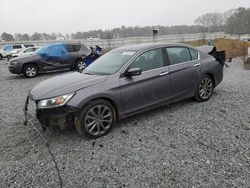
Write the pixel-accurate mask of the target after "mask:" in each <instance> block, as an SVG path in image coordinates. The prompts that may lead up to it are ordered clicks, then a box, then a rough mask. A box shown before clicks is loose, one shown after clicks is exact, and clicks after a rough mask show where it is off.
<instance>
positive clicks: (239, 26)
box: [1, 7, 250, 41]
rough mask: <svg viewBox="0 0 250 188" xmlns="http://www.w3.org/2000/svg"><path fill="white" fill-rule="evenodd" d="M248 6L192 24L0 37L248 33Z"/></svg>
mask: <svg viewBox="0 0 250 188" xmlns="http://www.w3.org/2000/svg"><path fill="white" fill-rule="evenodd" d="M249 20H250V8H243V7H240V8H238V9H232V10H229V11H227V12H225V13H217V12H214V13H207V14H204V15H201V16H199V17H198V18H197V19H196V20H195V21H194V23H195V24H194V25H191V26H187V25H176V26H160V25H158V26H145V27H140V26H135V27H125V26H122V27H119V28H114V29H112V30H105V31H103V30H101V29H99V30H92V31H87V32H77V33H72V34H65V35H63V34H61V33H52V34H47V33H38V32H36V33H34V34H32V35H29V34H21V33H16V34H14V35H12V34H9V33H6V32H4V33H2V35H1V38H2V40H4V41H29V40H32V41H37V40H57V39H59V40H61V39H63V40H68V39H88V38H100V39H115V38H126V37H138V36H152V30H153V29H158V30H159V33H158V35H171V34H193V33H200V32H218V31H222V32H226V33H229V34H239V35H241V34H247V33H248V34H249V33H250V21H249Z"/></svg>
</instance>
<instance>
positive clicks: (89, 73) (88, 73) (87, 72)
mask: <svg viewBox="0 0 250 188" xmlns="http://www.w3.org/2000/svg"><path fill="white" fill-rule="evenodd" d="M83 74H88V75H93V74H92V73H90V72H84V73H83Z"/></svg>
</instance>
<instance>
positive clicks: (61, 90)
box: [30, 72, 107, 100]
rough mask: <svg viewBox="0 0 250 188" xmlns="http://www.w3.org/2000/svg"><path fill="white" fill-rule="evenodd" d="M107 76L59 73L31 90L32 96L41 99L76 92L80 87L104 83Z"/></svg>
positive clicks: (34, 98)
mask: <svg viewBox="0 0 250 188" xmlns="http://www.w3.org/2000/svg"><path fill="white" fill-rule="evenodd" d="M106 78H107V76H97V75H87V74H82V73H79V72H74V73H67V74H63V75H59V76H55V77H53V78H50V79H48V80H45V81H42V82H40V83H39V84H38V85H36V86H35V87H34V88H33V89H32V90H31V92H30V97H31V98H32V99H33V100H41V99H47V98H52V97H56V96H60V95H64V94H68V93H74V92H76V91H78V90H80V89H83V88H87V87H90V86H93V85H96V84H98V83H102V82H104V80H105V79H106Z"/></svg>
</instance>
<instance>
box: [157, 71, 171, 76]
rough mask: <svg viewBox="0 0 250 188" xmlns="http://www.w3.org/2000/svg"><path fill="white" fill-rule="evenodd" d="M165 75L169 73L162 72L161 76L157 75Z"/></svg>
mask: <svg viewBox="0 0 250 188" xmlns="http://www.w3.org/2000/svg"><path fill="white" fill-rule="evenodd" d="M167 74H169V72H167V71H166V72H162V73H161V74H159V75H160V76H164V75H167Z"/></svg>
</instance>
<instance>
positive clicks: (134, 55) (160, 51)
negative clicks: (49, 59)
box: [25, 44, 224, 138]
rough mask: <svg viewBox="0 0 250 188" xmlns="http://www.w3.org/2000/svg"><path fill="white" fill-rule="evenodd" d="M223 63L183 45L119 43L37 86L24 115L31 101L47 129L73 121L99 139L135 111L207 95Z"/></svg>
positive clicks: (79, 130)
mask: <svg viewBox="0 0 250 188" xmlns="http://www.w3.org/2000/svg"><path fill="white" fill-rule="evenodd" d="M223 54H224V53H223ZM220 57H221V55H220ZM223 66H224V62H223V60H221V59H218V58H217V57H216V53H213V55H210V54H208V51H206V52H202V51H201V50H198V49H196V48H193V47H192V46H189V45H184V44H140V45H133V46H127V47H121V48H117V49H114V50H112V51H110V52H108V53H106V54H105V55H103V56H102V57H100V58H99V59H97V60H96V61H95V62H94V63H92V64H91V65H89V66H88V67H87V68H86V69H84V70H83V71H82V72H73V73H66V74H63V75H59V76H56V77H53V78H51V79H48V80H45V81H43V82H41V83H39V84H38V85H36V86H35V87H34V88H33V89H32V90H31V91H30V93H29V95H28V97H27V100H26V106H25V115H26V120H27V111H29V108H30V107H29V106H32V105H33V106H34V107H35V108H36V110H35V111H36V118H37V119H38V120H39V122H40V124H41V125H42V126H43V127H44V128H45V127H47V126H59V127H60V128H62V129H63V128H65V126H67V125H75V127H76V129H77V131H78V132H79V133H80V134H82V135H87V136H90V137H93V138H97V137H100V136H103V135H105V134H107V133H108V132H109V131H110V130H111V129H112V127H113V126H114V125H115V122H116V121H117V120H118V119H121V118H125V117H128V116H130V115H133V114H135V113H138V112H143V111H145V110H149V109H152V108H154V107H158V106H161V105H164V104H169V103H172V102H175V101H179V100H182V99H185V98H190V97H194V98H195V99H196V100H197V101H199V102H203V101H207V100H209V99H210V97H211V96H212V93H213V89H214V88H215V87H216V86H217V85H218V84H219V83H220V82H221V81H222V79H223Z"/></svg>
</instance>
